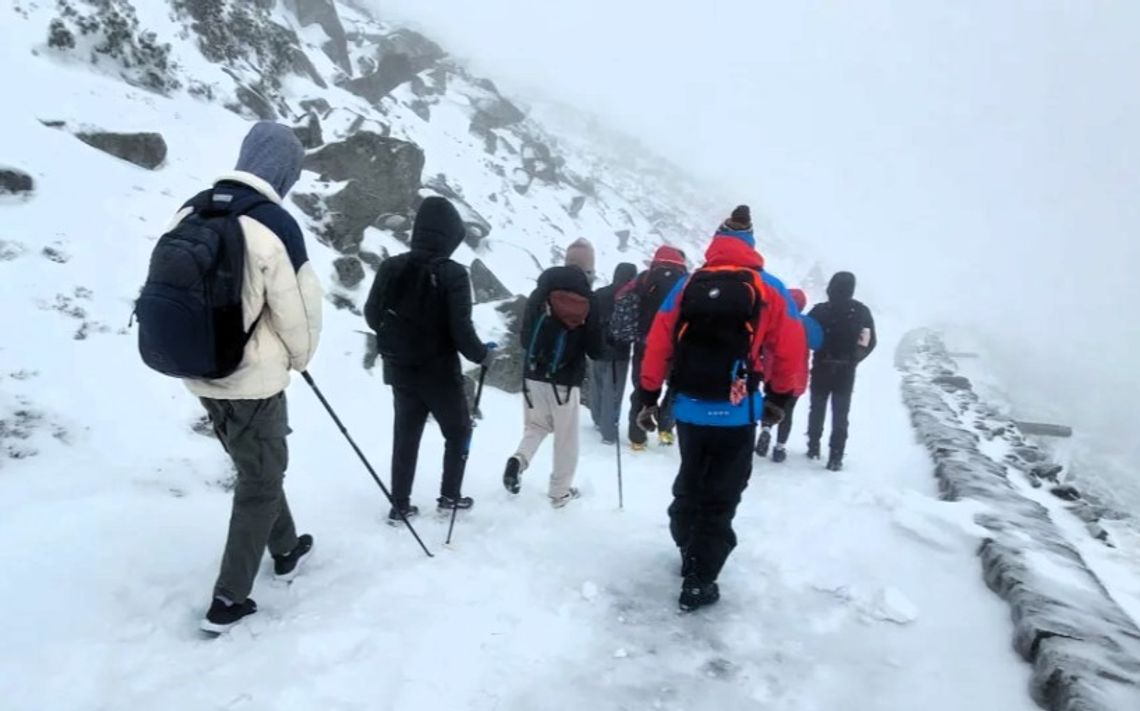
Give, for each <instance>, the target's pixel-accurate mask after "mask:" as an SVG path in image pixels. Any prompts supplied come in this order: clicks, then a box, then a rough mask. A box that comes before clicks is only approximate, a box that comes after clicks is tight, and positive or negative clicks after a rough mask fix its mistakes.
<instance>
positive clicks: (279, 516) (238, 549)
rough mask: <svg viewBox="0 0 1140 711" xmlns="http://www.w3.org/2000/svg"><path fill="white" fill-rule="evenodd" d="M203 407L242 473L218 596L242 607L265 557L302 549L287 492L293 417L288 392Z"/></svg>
mask: <svg viewBox="0 0 1140 711" xmlns="http://www.w3.org/2000/svg"><path fill="white" fill-rule="evenodd" d="M202 404H203V405H204V406H205V407H206V412H207V413H209V415H210V422H211V423H212V424H213V425H214V433H215V434H217V436H218V440H220V441H221V443H222V446H223V447H224V448H225V450H226V452H227V453H229V455H230V458H232V459H233V461H234V466H235V467H236V468H237V484H236V485H235V487H234V504H233V511H232V513H231V514H230V532H229V535H228V536H227V537H226V551H225V553H224V554H223V555H222V569H221V572H220V573H219V574H218V582H217V583H215V585H214V595H216V596H221V597H224V598H226V599H228V600H230V601H231V602H234V603H241V602H245V599H246V598H247V597H249V593H250V590H252V589H253V579H254V578H255V577H257V569H258V567H259V566H260V565H261V557H262V556H263V555H265V548H266V546H268V547H269V552H270V553H271V554H273V555H285V554H286V553H289V552H290V551H292V550H293V548H294V547H295V546H296V545H297V531H296V529H295V528H294V526H293V516H292V515H291V514H290V513H289V503H288V502H287V501H286V500H285V490H284V488H283V484H284V480H285V469H286V468H287V467H288V466H289V449H288V447H287V446H286V444H285V437H286V435H288V434H289V415H288V409H287V407H286V404H285V393H280V394H278V395H275V396H273V397H271V398H267V399H265V400H210V399H206V398H203V399H202Z"/></svg>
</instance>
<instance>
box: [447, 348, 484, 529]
mask: <svg viewBox="0 0 1140 711" xmlns="http://www.w3.org/2000/svg"><path fill="white" fill-rule="evenodd" d="M486 379H487V366H483V367H482V368H481V369H480V370H479V387H477V388H475V407H473V408H471V412H472V413H475V412H478V411H479V401H480V400H482V399H483V381H484V380H486ZM474 435H475V417H474V416H472V417H471V433H470V434H469V435H467V452H466V453H464V455H463V471H464V473H466V471H467V455H469V454H470V453H471V438H472V437H473V436H474ZM459 481H460V483H462V482H463V478H462V477H460V479H459ZM458 513H459V497H458V496H457V497H455V500H454V501H452V502H451V523H450V524H448V526H447V540H446V541H445V542H444V545H445V546H450V545H451V532H452V531H454V530H455V516H456V515H457V514H458Z"/></svg>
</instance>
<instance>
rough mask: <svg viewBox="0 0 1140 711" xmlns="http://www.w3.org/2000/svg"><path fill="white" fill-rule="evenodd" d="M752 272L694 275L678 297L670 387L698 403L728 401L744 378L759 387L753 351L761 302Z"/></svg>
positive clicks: (752, 386) (700, 272)
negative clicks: (738, 381)
mask: <svg viewBox="0 0 1140 711" xmlns="http://www.w3.org/2000/svg"><path fill="white" fill-rule="evenodd" d="M756 276H757V275H756V273H755V272H754V271H752V270H749V269H743V268H736V267H729V268H720V267H715V268H705V269H699V270H697V271H696V272H694V273H693V275H692V277H691V278H690V279H689V283H688V284H686V285H685V290H684V293H683V295H682V297H681V304H680V313H679V318H678V319H677V330H676V332H675V335H674V338H675V340H676V347H675V349H674V354H673V366H672V375H671V379H670V384H671V385H672V387H674V388H676V389H677V392H680V393H684V394H686V395H688V396H690V397H694V398H696V399H698V400H708V401H721V400H728V399H729V398H730V395H731V392H732V388H733V384H734V383H735V382H736V381H737V380H740V379H742V378H743V379H745V381H746V383H747V387H748V392H749V393H752V392H755V390H756V388H757V387H758V386H759V381H760V378H759V375H758V374H757V373H754V372H752V370H751V363H750V361H751V353H752V346H753V341H754V339H755V337H756V327H757V324H758V323H759V319H760V310H761V308H762V307H763V302H762V300H761V297H760V293H759V291H758V288H757V285H756V283H757V279H756Z"/></svg>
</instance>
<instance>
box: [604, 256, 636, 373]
mask: <svg viewBox="0 0 1140 711" xmlns="http://www.w3.org/2000/svg"><path fill="white" fill-rule="evenodd" d="M636 277H637V267H636V266H635V265H633V264H630V263H629V262H622V263H621V264H619V265H617V268H615V269H614V281H613V283H612V284H610V285H609V286H603V287H602V288H601V289H598V290H597V291H595V292H594V314H595V316H596V317H597V321H598V328H600V329H601V332H602V334H608V333H609V332H610V321H611V320H612V319H613V316H614V306H615V300H616V298H617V293H618V291H619V290H620V289H621V288H622V287H623V286H625V285H626V284H628V283H629V282H631V281H633V280H634V279H635V278H636ZM632 345H633V344H631V343H628V342H626V343H617V342H614V341H613V340H611V339H610V338H609V337H608V336H606V337H605V341H604V343H603V345H602V350H601V357H600V358H598V359H597V360H605V361H611V360H629V349H630V346H632Z"/></svg>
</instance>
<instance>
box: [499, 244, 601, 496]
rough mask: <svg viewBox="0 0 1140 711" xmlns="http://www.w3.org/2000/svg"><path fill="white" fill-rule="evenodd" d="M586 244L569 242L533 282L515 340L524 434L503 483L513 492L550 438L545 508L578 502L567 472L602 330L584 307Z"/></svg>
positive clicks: (590, 263)
mask: <svg viewBox="0 0 1140 711" xmlns="http://www.w3.org/2000/svg"><path fill="white" fill-rule="evenodd" d="M593 269H594V250H593V247H592V246H591V245H590V243H589V242H587V241H586V240H584V239H580V240H578V241H576V242H575V243H574V244H572V245H570V248H569V249H568V250H567V251H566V265H565V266H561V267H551V268H550V269H547V270H546V271H545V272H543V273H542V275H541V276H539V278H538V287H537V288H536V289H535V290H534V292H532V293H531V295H530V298H529V299H528V300H527V305H526V312H525V314H524V315H523V326H522V332H521V333H520V340H521V343H522V347H523V348H524V349H525V351H526V356H525V358H526V360H525V362H524V364H523V399H524V401H525V410H524V416H523V424H524V432H523V438H522V441H521V442H519V446H518V449H517V450H516V452H515V454H514V455H513V456H511V457H510V459H508V460H507V466H506V468H505V470H504V472H503V486H504V487H506V489H507V491H509V492H511V493H512V494H517V493H518V492H519V475H520V474H521V473H522V472H524V471H526V469H527V468H528V467H530V466H531V465H532V464H534V456H535V454H536V453H537V452H538V448H539V446H540V445H541V444H542V442H543V440H545V439H546V437H547V435H551V434H553V435H554V469H553V471H552V472H551V475H550V489H549V491H548V494H549V496H550V503H551V504H552V505H553V506H554V507H555V508H561V507H563V506H565V505H566V504H567V503H568V502H569V501H570V500H572V499H576V498H578V489H576V488H575V487H574V486H573V484H574V473H575V471H576V470H577V467H578V411H579V409H580V408H581V405H580V404H579V403H580V397H579V393H580V389H581V386H582V380H583V379H584V378H585V377H586V356H587V355H589V356H590V357H593V358H597V357H599V356H600V355H601V350H602V339H601V330H600V329H599V328H598V323H597V317H596V316H595V315H594V313H593V309H592V308H591V306H592V304H591V293H590V281H589V279H590V275H591V273H592V272H593Z"/></svg>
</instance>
